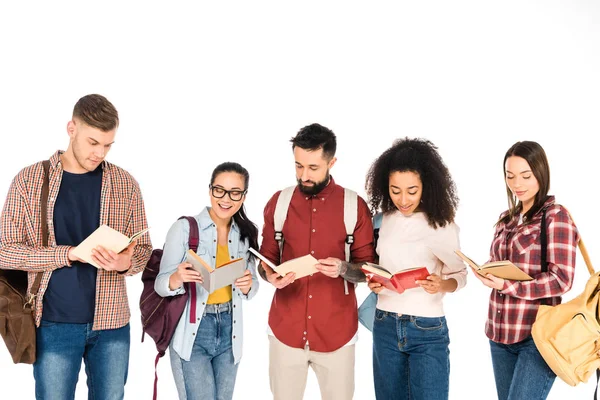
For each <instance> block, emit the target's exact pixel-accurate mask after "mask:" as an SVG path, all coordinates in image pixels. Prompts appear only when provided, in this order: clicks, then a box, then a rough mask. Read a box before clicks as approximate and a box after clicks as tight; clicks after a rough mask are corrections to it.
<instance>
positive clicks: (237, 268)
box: [185, 249, 246, 294]
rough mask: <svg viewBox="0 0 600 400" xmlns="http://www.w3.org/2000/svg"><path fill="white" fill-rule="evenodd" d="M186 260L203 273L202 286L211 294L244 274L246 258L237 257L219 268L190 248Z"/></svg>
mask: <svg viewBox="0 0 600 400" xmlns="http://www.w3.org/2000/svg"><path fill="white" fill-rule="evenodd" d="M185 261H186V262H188V263H190V264H192V267H193V268H194V269H195V270H196V271H198V272H200V274H201V275H202V287H203V288H204V289H206V291H207V292H208V293H209V294H210V293H212V292H214V291H215V290H217V289H220V288H222V287H224V286H228V285H231V284H233V282H235V280H236V279H238V278H241V277H242V276H244V273H245V272H246V260H245V259H243V258H236V259H235V260H231V261H228V262H226V263H225V264H223V265H221V266H220V267H219V268H213V267H211V266H210V265H209V264H208V263H207V262H206V261H204V260H203V259H202V257H200V256H199V255H198V254H196V253H195V252H194V250H191V249H190V250H188V252H187V257H186V260H185Z"/></svg>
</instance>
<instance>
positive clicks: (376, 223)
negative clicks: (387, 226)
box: [373, 212, 383, 248]
mask: <svg viewBox="0 0 600 400" xmlns="http://www.w3.org/2000/svg"><path fill="white" fill-rule="evenodd" d="M382 221H383V213H382V212H378V213H377V214H375V215H374V216H373V246H374V247H375V248H377V240H379V229H381V222H382Z"/></svg>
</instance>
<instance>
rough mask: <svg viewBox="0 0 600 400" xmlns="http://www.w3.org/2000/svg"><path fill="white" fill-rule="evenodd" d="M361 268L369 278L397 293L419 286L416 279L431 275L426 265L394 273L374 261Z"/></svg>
mask: <svg viewBox="0 0 600 400" xmlns="http://www.w3.org/2000/svg"><path fill="white" fill-rule="evenodd" d="M360 268H361V270H362V271H363V272H364V273H365V275H367V277H368V278H369V280H371V281H373V282H377V283H381V285H383V286H384V287H385V288H386V289H389V290H393V291H395V292H397V293H404V291H405V290H406V289H412V288H416V287H419V285H417V284H416V283H415V281H416V280H420V279H427V277H428V276H429V275H430V273H429V271H428V270H427V268H425V267H415V268H408V269H404V270H402V271H399V272H396V273H395V274H392V273H391V272H390V271H388V270H387V269H385V268H383V267H382V266H381V265H377V264H373V263H365V264H363V265H362V266H361V267H360Z"/></svg>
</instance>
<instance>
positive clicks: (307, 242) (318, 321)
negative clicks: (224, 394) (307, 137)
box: [260, 178, 374, 352]
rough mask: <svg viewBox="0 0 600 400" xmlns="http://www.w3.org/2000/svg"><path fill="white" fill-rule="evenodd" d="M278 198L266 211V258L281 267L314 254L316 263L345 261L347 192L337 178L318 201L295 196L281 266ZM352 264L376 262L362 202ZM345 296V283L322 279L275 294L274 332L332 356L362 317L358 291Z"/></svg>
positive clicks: (307, 279)
mask: <svg viewBox="0 0 600 400" xmlns="http://www.w3.org/2000/svg"><path fill="white" fill-rule="evenodd" d="M280 193H281V192H277V193H275V194H274V195H273V197H272V198H271V199H270V200H269V202H268V203H267V205H266V206H265V210H264V218H265V224H264V227H263V231H262V236H263V240H262V244H261V248H260V252H261V253H262V254H263V255H264V256H265V257H267V258H268V259H270V260H271V261H272V262H273V263H275V264H276V265H278V264H280V263H282V262H285V261H287V260H291V259H293V258H296V257H302V256H304V255H306V254H312V255H313V256H314V257H315V258H316V259H323V258H327V257H336V258H339V259H340V260H344V259H345V253H344V248H345V247H344V246H345V240H346V228H345V226H344V188H343V187H341V186H339V185H336V184H335V182H334V181H333V178H331V181H330V182H329V185H327V187H325V189H323V190H322V191H321V193H318V194H317V195H313V196H309V195H305V194H303V193H302V192H300V190H299V189H298V188H296V190H295V191H294V194H293V196H292V200H291V202H290V207H289V210H288V214H287V218H286V221H285V224H284V226H283V237H284V240H285V242H284V246H283V254H282V257H281V260H280V259H279V245H278V243H277V241H276V240H275V237H274V234H275V231H274V213H275V205H276V204H277V199H278V198H279V194H280ZM350 250H351V261H352V262H364V261H368V262H372V261H373V258H374V251H373V225H372V222H371V214H370V212H369V208H368V206H367V204H366V203H365V201H364V200H363V199H362V198H360V197H359V198H358V218H357V223H356V227H355V229H354V243H353V244H352V246H351V247H350ZM348 289H349V293H348V294H347V295H346V294H345V291H344V279H343V278H341V277H338V278H335V279H333V278H330V277H327V276H325V275H323V274H321V273H316V274H314V275H312V276H307V277H304V278H301V279H298V280H296V281H295V282H294V283H291V284H290V285H288V286H286V287H285V288H283V289H278V290H276V291H275V295H274V296H273V302H272V304H271V310H270V311H269V326H270V327H271V330H272V331H273V333H274V334H275V336H276V337H277V339H278V340H279V341H281V342H282V343H284V344H286V345H288V346H290V347H295V348H304V346H305V345H306V342H307V341H308V342H309V346H310V349H311V350H314V351H318V352H331V351H335V350H337V349H339V348H340V347H342V346H344V345H345V344H346V343H348V342H349V341H350V339H352V337H353V336H354V334H355V333H356V331H357V329H358V313H357V310H356V295H355V294H354V285H353V284H348Z"/></svg>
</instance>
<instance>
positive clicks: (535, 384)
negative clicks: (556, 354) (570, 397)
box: [490, 336, 556, 400]
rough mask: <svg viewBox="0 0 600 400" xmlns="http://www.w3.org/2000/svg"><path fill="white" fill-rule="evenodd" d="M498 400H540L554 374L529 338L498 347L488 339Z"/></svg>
mask: <svg viewBox="0 0 600 400" xmlns="http://www.w3.org/2000/svg"><path fill="white" fill-rule="evenodd" d="M490 348H491V350H492V365H493V366H494V378H495V379H496V392H497V393H498V399H499V400H520V399H527V400H538V399H540V400H543V399H545V398H546V397H548V393H550V389H551V388H552V384H553V383H554V379H555V378H556V375H555V374H554V372H552V370H551V369H550V367H548V365H547V364H546V362H545V361H544V359H543V357H542V356H541V355H540V352H539V351H538V350H537V348H536V347H535V343H534V342H533V338H532V337H531V336H529V337H528V338H527V339H525V340H523V341H521V342H518V343H514V344H502V343H496V342H493V341H491V340H490Z"/></svg>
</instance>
